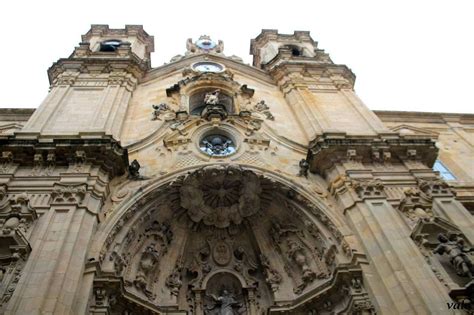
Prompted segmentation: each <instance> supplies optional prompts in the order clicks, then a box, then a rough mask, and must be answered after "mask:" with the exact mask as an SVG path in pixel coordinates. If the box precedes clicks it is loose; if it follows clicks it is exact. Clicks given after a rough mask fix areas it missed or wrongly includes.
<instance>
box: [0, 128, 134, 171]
mask: <svg viewBox="0 0 474 315" xmlns="http://www.w3.org/2000/svg"><path fill="white" fill-rule="evenodd" d="M0 146H1V147H2V150H1V151H2V152H9V153H11V156H12V163H18V164H19V165H21V166H25V165H26V166H34V163H35V160H34V157H35V155H38V154H41V155H43V156H51V155H54V162H53V163H55V165H66V166H67V165H69V164H70V163H71V161H74V160H76V159H77V152H83V154H84V156H85V157H87V158H85V161H84V162H87V163H91V164H93V165H99V166H101V167H102V168H103V169H104V170H105V171H106V172H108V173H109V174H110V175H111V176H116V175H121V174H124V173H125V172H126V170H127V168H128V154H127V150H126V149H123V148H122V147H121V145H120V144H119V142H117V141H116V140H114V139H112V138H111V137H108V136H102V137H84V138H79V137H78V138H71V137H68V138H59V137H58V138H41V137H37V136H28V137H27V136H26V135H24V134H22V135H21V138H20V137H15V136H11V137H9V138H7V139H0Z"/></svg>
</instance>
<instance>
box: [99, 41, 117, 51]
mask: <svg viewBox="0 0 474 315" xmlns="http://www.w3.org/2000/svg"><path fill="white" fill-rule="evenodd" d="M121 44H122V41H120V40H118V39H110V40H106V41H103V42H102V43H100V49H99V50H100V51H102V52H114V51H116V50H117V48H118V47H119V46H120V45H121Z"/></svg>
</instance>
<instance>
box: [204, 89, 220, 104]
mask: <svg viewBox="0 0 474 315" xmlns="http://www.w3.org/2000/svg"><path fill="white" fill-rule="evenodd" d="M220 92H221V90H219V89H217V90H215V91H213V92H209V93H206V95H205V96H204V103H205V104H206V105H217V104H219V93H220Z"/></svg>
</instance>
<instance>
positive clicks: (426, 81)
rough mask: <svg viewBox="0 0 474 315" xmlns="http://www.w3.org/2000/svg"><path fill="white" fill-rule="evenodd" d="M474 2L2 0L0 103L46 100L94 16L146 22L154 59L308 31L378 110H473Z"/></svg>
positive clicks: (245, 46)
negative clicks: (202, 43) (55, 70)
mask: <svg viewBox="0 0 474 315" xmlns="http://www.w3.org/2000/svg"><path fill="white" fill-rule="evenodd" d="M473 13H474V1H472V0H465V1H460V0H459V1H458V0H451V1H437V0H432V1H424V0H416V1H415V0H411V1H403V0H399V1H382V0H379V1H375V0H374V1H365V0H359V1H354V0H352V1H341V0H331V1H329V0H324V1H319V0H312V1H306V0H298V1H281V0H273V1H257V0H253V1H248V0H241V1H224V0H221V1H210V0H201V1H157V0H155V1H141V0H128V1H123V0H114V1H109V0H95V1H90V0H81V1H74V2H72V1H66V0H63V1H48V0H43V1H18V0H17V1H4V2H2V4H0V26H1V27H2V29H3V33H2V39H1V40H2V44H1V45H0V63H1V64H0V69H1V71H2V73H1V75H0V81H1V82H0V83H1V85H0V86H1V89H0V107H2V108H14V107H28V108H34V107H38V106H39V105H40V104H41V102H42V101H43V99H44V98H45V97H46V95H47V93H48V88H49V82H48V78H47V73H46V71H47V69H48V68H49V67H50V66H51V65H52V63H53V62H54V61H56V60H57V59H59V58H64V57H68V56H69V55H70V54H71V53H72V51H73V50H74V47H76V46H77V45H78V43H79V42H80V41H81V35H82V34H84V33H86V32H87V31H88V29H89V28H90V25H91V24H109V26H110V27H111V28H122V27H124V25H125V24H141V25H143V26H144V29H145V30H146V31H147V32H148V33H149V34H150V35H154V37H155V52H154V53H153V54H152V66H153V67H158V66H160V65H163V63H165V62H168V61H169V60H170V59H171V57H173V56H174V55H177V54H184V52H185V49H186V40H187V39H188V38H193V39H194V40H196V39H197V38H198V37H199V36H200V35H202V34H207V35H210V36H211V37H212V39H214V40H215V41H217V40H219V39H221V40H223V41H224V45H225V50H224V53H225V54H226V55H237V56H239V57H241V58H243V60H244V62H245V63H249V64H251V62H252V57H251V56H250V55H249V50H250V39H252V38H255V37H256V36H257V35H258V34H259V33H260V31H261V29H278V30H279V32H280V33H293V31H294V30H306V31H310V32H311V36H312V37H313V39H314V40H315V41H317V42H318V46H319V48H321V49H324V50H325V51H326V52H328V53H329V54H330V56H331V59H332V60H333V61H334V62H335V63H337V64H345V65H347V66H348V67H349V68H351V69H352V71H353V72H354V73H355V74H356V77H357V78H356V84H355V91H356V93H357V94H358V95H359V96H360V98H361V99H362V100H363V101H364V103H365V104H366V105H367V106H368V107H369V108H371V109H374V110H400V111H425V112H457V113H474V93H473V90H474V89H473V84H474V79H473V73H474V42H473V40H474V38H473V31H474V17H473Z"/></svg>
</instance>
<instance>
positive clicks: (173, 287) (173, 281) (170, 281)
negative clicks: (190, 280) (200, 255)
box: [165, 268, 183, 296]
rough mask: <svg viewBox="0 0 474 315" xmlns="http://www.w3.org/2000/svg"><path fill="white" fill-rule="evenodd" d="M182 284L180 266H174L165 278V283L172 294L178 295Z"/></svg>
mask: <svg viewBox="0 0 474 315" xmlns="http://www.w3.org/2000/svg"><path fill="white" fill-rule="evenodd" d="M182 284H183V282H182V281H181V274H180V268H175V270H173V272H172V273H171V274H170V275H169V276H168V277H167V278H166V282H165V285H166V286H167V287H168V288H169V289H170V292H171V294H172V295H174V296H178V294H179V289H180V288H181V285H182Z"/></svg>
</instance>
